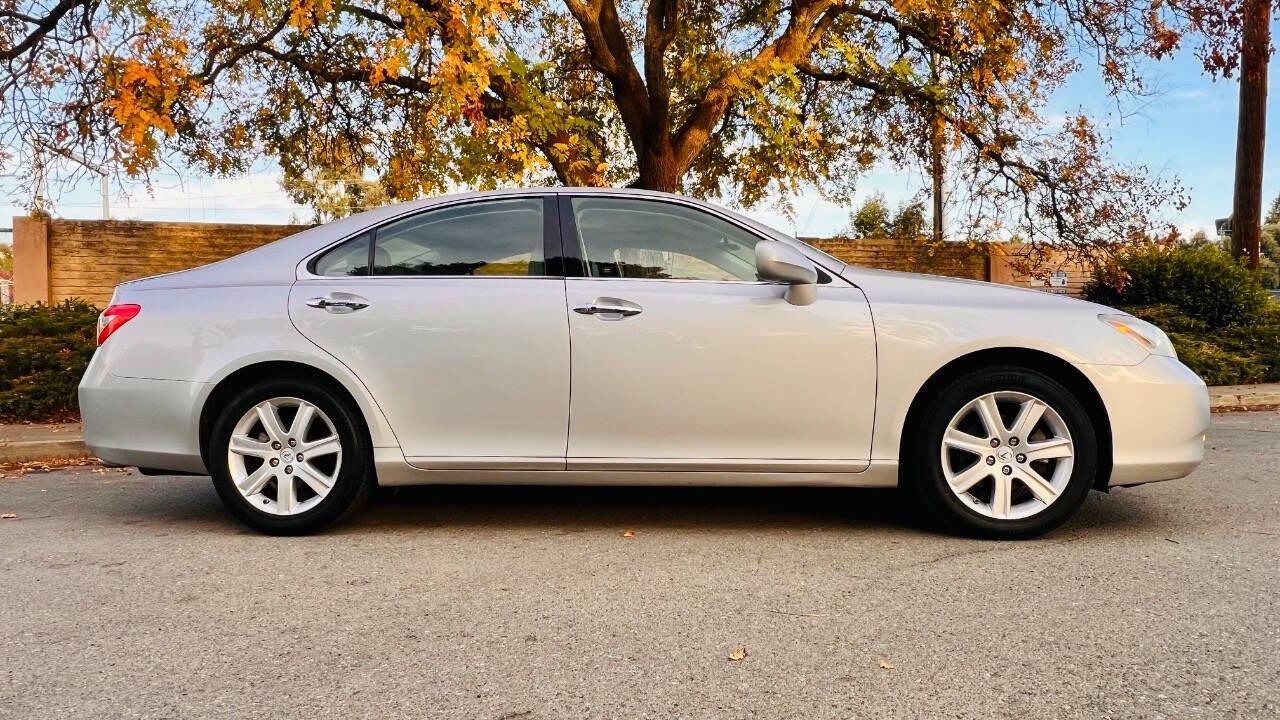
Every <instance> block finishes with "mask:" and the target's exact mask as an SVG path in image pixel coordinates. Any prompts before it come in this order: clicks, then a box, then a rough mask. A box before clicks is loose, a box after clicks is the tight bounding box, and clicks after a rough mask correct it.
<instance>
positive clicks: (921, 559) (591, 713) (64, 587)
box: [0, 414, 1280, 720]
mask: <svg viewBox="0 0 1280 720" xmlns="http://www.w3.org/2000/svg"><path fill="white" fill-rule="evenodd" d="M1210 445H1211V447H1212V449H1211V451H1210V454H1209V460H1208V462H1207V463H1206V464H1205V466H1204V467H1202V468H1201V469H1200V470H1199V471H1198V472H1197V473H1196V474H1195V475H1194V476H1193V477H1192V478H1191V479H1188V480H1183V481H1178V482H1174V483H1165V484H1163V485H1153V486H1148V487H1146V488H1142V489H1135V490H1127V491H1120V492H1117V493H1115V494H1113V495H1111V496H1103V495H1099V494H1095V495H1094V496H1093V497H1091V498H1090V499H1089V501H1088V502H1087V504H1086V505H1085V507H1084V509H1083V511H1082V512H1081V514H1080V516H1079V517H1078V518H1077V519H1076V520H1074V521H1073V522H1072V523H1071V524H1069V525H1068V526H1066V527H1065V528H1063V529H1062V530H1060V531H1058V532H1057V533H1055V534H1053V535H1052V536H1050V537H1047V538H1044V539H1042V540H1038V541H1033V542H1023V543H1004V544H1001V543H992V542H980V541H972V540H964V539H958V538H952V537H947V536H943V535H938V534H935V533H933V532H930V531H929V530H927V529H925V528H922V527H919V526H918V525H917V524H916V523H915V522H913V521H912V519H911V513H910V511H909V509H907V508H903V507H901V506H899V505H898V504H897V502H896V500H895V499H894V498H895V496H894V495H893V494H892V493H886V492H879V491H876V492H873V491H838V490H821V491H815V490H804V489H794V490H767V491H762V490H731V489H717V490H688V489H670V488H668V489H543V488H525V489H510V488H455V489H447V490H441V489H417V490H415V491H413V492H407V491H402V492H401V493H399V495H398V496H395V497H389V496H388V497H383V498H380V499H379V500H378V501H377V502H375V503H374V505H373V507H371V508H370V509H369V510H368V511H366V512H365V514H363V515H362V516H360V517H358V518H357V520H356V521H355V522H353V523H350V524H348V525H345V526H343V527H342V528H341V529H339V530H337V531H335V532H331V533H329V534H327V535H323V536H319V537H312V538H297V539H278V538H268V537H262V536H258V535H255V534H251V533H248V532H246V531H244V530H242V529H240V528H238V527H236V526H235V525H233V524H232V523H231V521H230V520H229V519H228V518H227V516H226V515H225V514H224V513H223V512H222V510H221V508H220V507H219V505H218V501H217V499H216V497H215V496H214V493H213V490H212V488H211V487H210V486H209V484H208V482H207V480H205V479H202V478H201V479H195V478H145V477H140V476H136V475H122V474H118V473H117V474H110V473H108V474H102V473H93V472H91V471H90V470H87V469H79V470H74V471H63V472H58V473H53V474H48V475H33V476H27V477H24V478H20V479H7V480H0V511H2V512H14V513H17V515H18V518H17V519H12V520H0V642H2V643H3V649H2V651H0V717H4V718H27V717H31V718H49V717H201V718H214V717H264V718H265V717H280V718H283V717H307V718H312V717H340V718H347V717H397V716H403V717H439V718H489V719H495V720H496V719H497V718H506V719H507V720H514V719H515V718H573V717H601V718H658V717H678V716H682V717H698V718H703V717H724V718H737V717H749V716H750V717H769V718H783V717H793V718H806V719H807V718H827V717H830V718H836V717H869V718H884V717H917V716H950V717H968V718H986V717H1036V718H1050V717H1061V718H1091V719H1092V718H1105V717H1111V718H1130V717H1132V718H1160V717H1167V718H1196V717H1204V718H1224V717H1241V718H1257V717H1273V716H1277V715H1280V415H1277V414H1239V415H1226V416H1218V417H1216V418H1215V420H1214V428H1213V432H1212V433H1211V436H1210ZM629 528H630V529H634V530H635V537H634V538H625V537H623V536H622V533H623V532H624V531H625V530H627V529H629ZM739 645H745V646H746V647H747V650H748V652H749V655H748V656H747V658H746V659H745V660H743V661H741V662H730V661H729V660H727V658H726V656H728V655H729V653H730V652H731V651H733V650H734V648H735V647H737V646H739ZM881 661H884V664H885V665H891V666H892V669H885V668H883V667H881Z"/></svg>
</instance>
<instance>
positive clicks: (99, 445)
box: [79, 355, 207, 474]
mask: <svg viewBox="0 0 1280 720" xmlns="http://www.w3.org/2000/svg"><path fill="white" fill-rule="evenodd" d="M105 365H106V364H105V363H104V362H101V361H100V360H99V357H98V355H95V356H94V359H93V361H91V362H90V363H89V368H88V370H86V371H85V374H84V378H83V379H81V381H80V388H79V395H80V414H81V417H82V419H83V421H84V442H85V445H87V446H88V447H89V450H90V451H91V452H92V453H93V454H94V455H97V456H98V457H99V458H100V459H101V460H102V461H103V462H105V463H107V464H109V465H121V466H134V465H136V466H138V467H144V468H159V469H163V470H173V471H180V472H189V473H198V474H205V473H206V472H207V471H206V470H205V467H204V461H203V460H202V459H201V457H200V429H199V424H200V419H199V416H198V415H197V414H196V413H195V410H194V409H195V408H198V407H200V403H199V399H200V397H201V396H202V395H203V393H204V391H205V389H206V388H205V384H204V383H195V382H183V381H179V380H149V379H142V378H127V377H119V376H117V375H113V374H111V373H110V372H109V371H108V370H107V368H106V367H105Z"/></svg>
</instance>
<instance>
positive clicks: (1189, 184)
mask: <svg viewBox="0 0 1280 720" xmlns="http://www.w3.org/2000/svg"><path fill="white" fill-rule="evenodd" d="M1273 32H1274V31H1273ZM1274 64H1275V63H1273V66H1274ZM1147 76H1148V78H1149V80H1150V85H1151V87H1152V88H1153V89H1154V90H1155V92H1154V93H1153V94H1152V96H1151V97H1147V98H1127V99H1123V100H1117V99H1116V98H1112V97H1109V96H1108V95H1107V92H1106V88H1105V86H1104V85H1103V83H1102V82H1101V80H1100V79H1099V78H1098V77H1097V74H1096V72H1092V71H1091V70H1090V69H1088V68H1086V70H1085V71H1082V72H1081V73H1079V74H1077V75H1076V76H1075V77H1073V78H1072V79H1071V81H1070V82H1069V83H1068V84H1067V85H1066V86H1065V87H1064V88H1062V89H1061V90H1060V91H1059V92H1058V93H1057V94H1056V95H1055V96H1054V98H1053V100H1052V103H1051V105H1050V107H1049V108H1048V109H1047V112H1046V116H1047V117H1059V116H1063V115H1066V114H1070V113H1075V112H1079V111H1083V112H1084V113H1085V114H1087V115H1089V116H1090V117H1092V118H1093V119H1094V121H1095V122H1096V123H1097V124H1099V125H1102V126H1104V127H1106V128H1107V129H1108V130H1109V131H1110V136H1111V140H1112V149H1111V150H1112V156H1113V157H1115V158H1116V159H1118V160H1122V161H1125V162H1134V163H1143V164H1145V165H1147V166H1149V167H1150V168H1151V169H1152V170H1153V171H1155V172H1160V173H1167V174H1169V175H1172V176H1176V177H1178V178H1179V179H1180V180H1181V182H1182V184H1183V185H1184V186H1185V188H1186V189H1187V192H1188V194H1189V196H1190V200H1191V204H1190V206H1189V207H1187V209H1186V210H1185V211H1183V212H1182V213H1179V214H1177V215H1173V216H1170V217H1168V218H1167V219H1168V220H1169V221H1172V222H1174V223H1176V224H1177V225H1178V226H1179V227H1181V228H1182V229H1183V232H1184V233H1186V234H1190V233H1192V232H1194V231H1195V230H1197V229H1202V228H1203V229H1204V230H1205V231H1206V232H1208V233H1209V234H1210V235H1211V236H1212V235H1213V221H1214V219H1215V218H1219V217H1225V216H1226V215H1227V214H1229V213H1230V211H1231V186H1232V179H1233V178H1232V175H1233V172H1234V164H1235V132H1236V109H1237V108H1236V102H1237V84H1236V82H1235V81H1234V80H1218V81H1216V82H1215V81H1213V80H1211V79H1210V78H1209V77H1208V76H1207V75H1206V74H1205V73H1204V72H1203V70H1202V68H1201V66H1200V63H1199V61H1198V60H1196V58H1195V56H1194V54H1193V53H1192V52H1191V50H1190V49H1185V50H1183V51H1182V52H1180V53H1179V54H1178V55H1177V56H1176V57H1174V58H1172V59H1170V60H1166V61H1164V62H1161V63H1153V64H1151V65H1149V66H1148V68H1147ZM1271 87H1272V92H1271V95H1270V98H1269V101H1268V122H1267V135H1268V138H1269V142H1268V145H1267V150H1266V160H1265V165H1264V184H1263V198H1264V200H1263V202H1264V211H1265V208H1266V207H1267V206H1269V205H1270V202H1271V199H1272V198H1273V197H1275V195H1276V193H1277V192H1278V191H1280V101H1277V100H1276V98H1277V97H1280V87H1276V86H1275V83H1274V77H1273V82H1272V83H1271ZM277 177H278V173H277V170H276V169H275V167H274V166H273V165H272V164H271V163H269V162H264V163H262V164H261V165H260V166H259V167H258V168H255V171H254V172H253V173H252V174H251V175H249V176H247V177H240V178H208V177H200V176H198V175H196V174H194V173H189V174H185V175H183V176H179V175H176V174H173V173H165V174H160V175H157V176H156V177H155V183H154V188H153V191H152V193H151V194H148V193H147V191H146V190H144V189H143V188H142V187H141V186H135V187H130V188H128V189H127V191H126V192H123V193H122V192H121V191H120V190H119V189H118V188H116V189H114V191H113V193H112V198H111V205H112V216H113V217H115V218H127V219H138V220H193V221H205V222H214V221H217V222H288V221H289V219H290V217H291V216H295V215H296V216H297V217H298V218H302V219H306V218H308V217H309V216H310V213H309V212H308V211H307V209H306V208H301V207H297V206H294V205H293V204H292V203H290V202H289V200H288V198H287V197H285V195H284V193H283V192H281V191H280V189H279V185H278V183H277ZM924 183H925V178H923V177H921V176H920V175H919V174H918V173H910V172H900V171H896V170H894V169H892V168H882V169H876V170H874V171H873V172H871V173H869V174H868V175H866V176H865V177H864V178H863V179H862V180H861V182H860V184H859V190H858V196H859V199H861V198H864V197H866V196H869V195H871V194H874V193H876V192H882V193H884V195H885V197H886V199H887V200H888V201H889V202H890V203H891V204H896V203H898V202H900V201H901V200H903V199H906V198H908V197H911V196H912V195H913V194H914V193H916V192H917V191H918V190H919V189H920V188H921V187H922V185H923V184H924ZM7 190H8V188H5V187H4V186H3V184H0V191H7ZM5 199H6V201H10V200H12V199H13V198H12V195H11V194H8V193H6V194H5ZM19 205H20V202H19V203H14V204H12V205H11V206H10V207H9V208H7V209H8V213H7V215H8V216H10V217H11V216H14V215H20V214H22V210H21V208H20V207H19ZM793 207H794V213H793V216H792V217H787V216H785V215H784V214H782V213H780V212H778V211H777V210H775V209H772V208H768V207H764V208H757V209H755V210H752V211H748V214H749V215H752V216H754V217H756V218H758V219H760V220H763V221H765V222H767V223H769V224H770V225H773V226H775V227H778V228H780V229H782V230H784V231H787V232H795V233H798V234H801V235H811V236H823V235H830V234H833V233H837V232H839V231H840V230H841V229H842V228H844V227H845V226H846V225H847V224H848V217H849V208H847V207H841V206H839V205H835V204H833V203H830V202H827V201H825V200H823V199H822V198H821V197H820V196H818V194H817V193H806V194H802V195H801V196H799V197H797V198H795V199H794V200H793ZM3 212H4V209H3V208H0V213H3ZM55 212H56V213H57V214H58V215H59V216H61V217H67V218H98V217H101V200H100V190H99V186H98V183H97V182H95V181H93V180H88V181H86V182H84V183H82V185H81V186H79V187H77V188H75V189H74V190H73V191H71V192H68V193H66V194H64V195H63V196H61V197H60V198H58V199H57V202H56V205H55ZM8 224H9V223H8V218H7V217H6V218H5V219H3V220H0V225H3V226H8Z"/></svg>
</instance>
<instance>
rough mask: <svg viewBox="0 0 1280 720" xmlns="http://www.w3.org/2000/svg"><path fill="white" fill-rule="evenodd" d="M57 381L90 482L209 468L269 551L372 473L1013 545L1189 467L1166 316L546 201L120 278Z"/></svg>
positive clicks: (426, 218) (621, 201)
mask: <svg viewBox="0 0 1280 720" xmlns="http://www.w3.org/2000/svg"><path fill="white" fill-rule="evenodd" d="M98 344H99V348H98V350H97V353H96V354H95V355H94V357H93V361H92V362H91V363H90V365H89V369H88V371H87V372H86V374H85V377H84V380H83V381H82V382H81V384H80V406H81V409H82V412H83V416H84V433H85V441H86V443H87V444H88V446H89V447H90V449H91V450H92V451H93V452H94V453H96V454H97V455H98V456H99V457H100V458H101V459H102V460H103V461H104V462H106V463H109V464H116V465H128V466H135V465H136V466H138V467H139V468H141V469H142V470H143V471H144V472H146V473H194V474H209V475H211V476H212V477H213V484H214V487H215V488H216V490H217V492H218V494H219V495H220V496H221V498H222V500H223V501H224V502H225V503H226V505H227V507H228V508H229V509H230V510H231V512H232V513H233V514H234V515H235V516H236V517H237V518H239V519H240V520H242V521H243V522H245V523H247V524H248V525H250V526H252V527H254V528H257V529H259V530H261V531H264V532H268V533H279V534H292V533H306V532H312V531H315V530H318V529H321V528H323V527H325V526H327V525H329V524H331V523H333V522H335V521H336V520H338V519H339V518H341V517H343V516H344V515H346V514H348V513H349V512H351V511H352V510H353V509H355V508H356V507H358V506H359V505H360V503H361V501H362V500H363V499H364V498H365V497H366V496H367V495H368V494H369V492H370V490H371V488H372V487H373V486H374V485H375V484H379V485H383V486H394V485H414V484H437V483H496V484H515V483H552V484H573V483H582V484H586V483H593V484H595V483H626V484H642V485H662V484H680V485H685V484H689V485H692V484H711V485H827V486H832V485H835V486H849V487H892V486H902V487H904V488H905V489H907V490H908V491H909V492H910V493H911V495H910V497H911V498H912V499H913V502H915V503H916V505H917V506H918V507H919V509H920V510H921V511H922V512H926V513H928V514H930V515H932V516H933V517H935V518H936V519H937V520H939V521H941V522H943V523H945V524H946V525H949V526H950V527H951V528H953V529H955V530H957V531H960V532H967V533H971V534H979V535H985V536H989V537H1027V536H1032V535H1035V534H1038V533H1042V532H1045V531H1047V530H1049V529H1051V528H1053V527H1055V526H1057V525H1058V524H1060V523H1062V522H1063V521H1064V520H1066V519H1067V518H1068V517H1069V516H1070V515H1071V514H1072V513H1073V512H1074V511H1075V510H1076V509H1077V508H1078V507H1079V506H1080V504H1081V503H1082V502H1083V501H1084V499H1085V496H1086V495H1087V494H1088V493H1089V491H1090V490H1095V489H1096V490H1106V489H1107V488H1109V487H1114V486H1124V485H1136V484H1140V483H1146V482H1151V481H1154V480H1167V479H1171V478H1177V477H1182V476H1184V475H1186V474H1188V473H1189V472H1191V471H1192V470H1193V469H1194V468H1195V467H1196V465H1197V464H1199V462H1200V461H1201V458H1202V456H1203V450H1204V433H1205V430H1206V428H1207V426H1208V421H1209V409H1208V396H1207V393H1206V390H1205V386H1204V383H1203V382H1201V380H1200V379H1199V378H1198V377H1197V376H1196V375H1195V374H1194V373H1193V372H1191V371H1190V370H1188V369H1187V368H1186V367H1185V366H1184V365H1182V364H1181V363H1180V362H1178V359H1177V357H1176V356H1175V354H1174V351H1173V348H1172V347H1171V345H1170V343H1169V339H1168V338H1167V337H1166V336H1165V334H1164V333H1163V332H1161V331H1160V330H1159V329H1158V328H1156V327H1154V326H1152V325H1150V324H1148V323H1145V322H1143V321H1141V320H1138V319H1136V318H1133V317H1131V316H1128V315H1125V314H1122V313H1119V312H1117V311H1115V310H1113V309H1110V308H1107V307H1102V306H1098V305H1093V304H1090V303H1087V302H1082V301H1079V300H1073V299H1069V298H1065V297H1061V296H1055V295H1051V294H1046V293H1042V292H1036V291H1032V290H1027V289H1019V288H1012V287H1006V286H999V285H991V284H987V283H980V282H971V281H962V280H954V279H947V278H939V277H931V276H926V275H913V274H906V273H898V272H886V271H879V270H868V269H864V268H858V267H854V266H850V265H847V264H845V263H843V262H841V261H840V260H837V259H835V258H833V257H830V256H828V255H826V254H823V253H822V252H820V251H818V250H816V249H814V248H812V247H810V246H808V245H805V244H803V243H800V242H798V241H796V240H794V239H793V238H790V237H787V236H785V235H782V234H780V233H778V232H777V231H774V230H772V229H770V228H768V227H765V226H763V225H760V224H758V223H756V222H753V221H751V220H749V219H747V218H744V217H742V216H740V215H736V214H734V213H732V212H729V211H727V210H724V209H721V208H718V207H714V206H711V205H707V204H704V203H701V202H696V201H694V200H690V199H688V198H683V197H678V196H673V195H666V194H660V193H653V192H642V191H621V190H594V189H573V188H560V189H539V190H528V191H514V192H513V191H507V192H496V193H482V194H471V195H456V196H449V197H439V198H434V199H429V200H423V201H419V202H414V203H408V204H404V205H396V206H392V207H385V208H382V209H378V210H373V211H371V212H366V213H362V214H360V215H354V216H352V217H348V218H345V219H342V220H339V221H336V222H332V223H329V224H327V225H323V226H320V227H316V228H313V229H310V230H307V231H305V232H301V233H298V234H296V235H293V236H290V237H287V238H284V239H282V240H279V241H277V242H275V243H272V244H270V245H266V246H263V247H260V248H257V249H255V250H251V251H249V252H246V253H243V254H241V255H238V256H236V257H233V258H230V259H228V260H224V261H222V262H218V263H214V264H212V265H207V266H204V267H200V268H196V269H193V270H187V271H184V272H177V273H172V274H169V275H161V276H158V277H152V278H146V279H143V280H136V281H133V282H127V283H124V284H122V285H120V286H119V287H118V288H116V291H115V295H114V297H113V299H112V301H111V304H110V307H108V308H107V309H106V310H105V311H103V313H102V317H101V319H100V321H99V329H98Z"/></svg>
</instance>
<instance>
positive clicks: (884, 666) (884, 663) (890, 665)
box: [880, 658, 893, 670]
mask: <svg viewBox="0 0 1280 720" xmlns="http://www.w3.org/2000/svg"><path fill="white" fill-rule="evenodd" d="M880 669H881V670H892V669H893V663H891V662H889V661H888V660H885V659H884V658H881V659H880Z"/></svg>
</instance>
